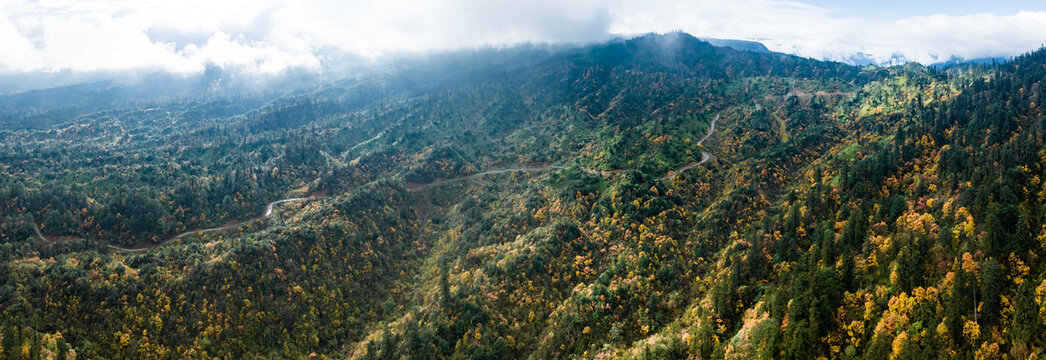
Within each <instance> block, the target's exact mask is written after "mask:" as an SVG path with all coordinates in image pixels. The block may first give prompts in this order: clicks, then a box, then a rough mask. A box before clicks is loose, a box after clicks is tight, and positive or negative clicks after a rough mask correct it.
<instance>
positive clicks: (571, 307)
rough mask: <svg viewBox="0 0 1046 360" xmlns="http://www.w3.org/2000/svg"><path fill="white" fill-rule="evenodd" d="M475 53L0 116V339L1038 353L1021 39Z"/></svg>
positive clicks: (156, 352)
mask: <svg viewBox="0 0 1046 360" xmlns="http://www.w3.org/2000/svg"><path fill="white" fill-rule="evenodd" d="M506 54H508V55H504V56H507V57H509V58H512V57H514V56H518V57H519V58H520V61H519V62H518V63H514V64H513V63H512V62H511V61H508V62H506V61H505V59H504V58H502V57H500V55H498V54H489V53H477V54H471V55H468V56H466V55H461V56H462V57H455V56H447V57H445V58H443V59H442V60H431V61H430V62H428V63H424V64H425V65H419V66H418V67H416V68H414V69H413V70H411V69H408V70H404V71H403V72H402V73H401V74H400V75H398V76H399V77H396V76H391V77H389V78H387V79H377V80H376V79H364V80H358V81H346V82H342V83H338V84H336V85H333V86H330V87H329V88H327V89H324V90H322V91H317V92H310V93H308V94H302V95H295V96H287V97H284V98H281V99H277V100H275V101H272V102H269V103H268V104H266V105H264V106H262V105H261V101H260V100H259V99H254V100H251V101H254V102H253V103H252V104H255V105H254V106H245V105H243V104H244V103H248V102H249V101H247V100H243V101H234V102H228V101H214V102H207V103H193V102H187V103H166V104H159V105H157V106H155V107H154V108H150V109H137V108H136V109H123V110H121V109H119V108H115V109H113V110H107V111H104V112H92V113H89V114H77V115H76V116H75V117H73V118H71V119H57V120H54V121H50V120H49V121H44V122H41V123H40V124H36V125H34V126H27V128H26V129H18V130H15V131H11V130H5V132H2V133H0V137H2V140H3V141H2V142H0V148H2V150H4V151H0V154H2V155H0V172H3V173H4V174H5V176H4V177H3V178H2V180H0V199H5V200H7V201H5V202H4V203H3V204H2V206H3V207H0V220H2V221H0V312H2V315H3V319H4V320H3V321H2V323H0V354H2V355H0V357H2V358H82V357H86V358H203V357H207V358H213V357H218V358H243V357H269V358H301V357H310V356H317V357H334V358H368V359H370V358H374V359H379V358H380V359H398V358H477V359H497V358H620V357H629V358H647V359H654V358H796V359H809V358H821V357H823V358H869V359H880V358H890V359H894V358H919V359H922V358H1031V357H1035V356H1039V355H1040V354H1041V353H1042V351H1043V348H1044V346H1046V345H1044V341H1046V338H1043V337H1042V336H1041V335H1040V333H1041V331H1040V330H1041V329H1042V326H1043V321H1044V320H1046V308H1044V307H1043V306H1042V305H1041V304H1043V303H1044V301H1046V299H1044V298H1043V294H1044V293H1046V276H1044V274H1046V267H1044V265H1043V262H1042V261H1041V260H1040V259H1039V255H1038V254H1040V253H1041V252H1042V251H1044V250H1046V249H1044V248H1043V246H1046V223H1044V222H1043V220H1042V219H1044V218H1046V184H1044V183H1043V181H1042V177H1043V169H1044V168H1046V151H1044V150H1043V149H1044V148H1046V146H1044V144H1043V141H1044V140H1043V139H1046V136H1044V135H1046V134H1044V131H1046V117H1044V115H1043V113H1042V112H1041V111H1040V110H1039V106H1040V105H1039V104H1041V103H1042V101H1043V100H1046V95H1044V90H1046V89H1044V88H1043V86H1044V85H1043V84H1042V81H1043V80H1044V79H1046V65H1044V64H1046V51H1041V50H1040V51H1038V52H1035V53H1032V54H1029V55H1026V56H1023V57H1020V58H1018V59H1015V60H1014V61H1013V62H1009V63H1004V64H999V65H995V66H990V67H954V68H951V69H946V70H942V69H933V68H924V67H921V66H918V65H907V66H902V67H894V68H888V69H882V68H863V69H862V68H857V67H852V66H848V65H844V64H835V63H824V62H818V61H813V60H808V59H800V58H796V57H790V56H784V55H779V54H765V53H749V52H741V51H736V50H732V49H726V48H717V47H713V46H711V45H708V44H707V43H704V42H701V41H698V40H696V39H694V38H692V37H690V36H688V35H685V34H678V33H676V34H667V35H648V36H643V37H639V38H636V39H631V40H622V41H614V42H611V43H608V44H602V45H595V46H589V47H582V48H563V49H557V50H555V51H551V50H549V51H545V50H535V49H522V50H517V52H513V53H510V54H509V53H506ZM470 59H471V60H470ZM441 61H443V62H442V63H441ZM506 64H508V65H506ZM434 69H435V70H446V71H433V70H434ZM448 69H452V70H453V71H450V70H448ZM236 103H239V105H237V104H236ZM62 111H65V110H62ZM41 116H45V115H41ZM717 117H718V118H719V119H720V120H719V121H718V122H717V124H716V125H715V130H714V131H711V135H710V136H709V137H708V138H707V139H706V140H705V141H704V142H701V139H702V138H704V137H705V135H706V134H709V132H710V130H711V126H712V124H711V123H712V120H713V119H715V118H717ZM15 149H17V151H15ZM703 153H706V154H708V155H709V160H708V161H706V162H704V163H701V164H700V165H698V166H693V167H690V168H688V169H687V170H686V171H682V172H679V171H681V169H682V168H683V167H684V166H685V165H688V164H695V163H697V162H698V161H701V159H702V154H703ZM497 169H510V170H511V171H503V172H490V173H487V172H486V171H489V170H497ZM668 174H674V175H676V176H674V177H672V176H666V175H668ZM306 195H321V197H317V198H314V199H312V200H309V201H299V202H293V203H287V204H282V205H280V206H278V207H277V209H276V216H274V217H272V218H269V219H267V220H265V221H255V222H248V223H244V224H240V225H239V226H236V227H235V228H233V229H229V230H227V231H222V232H211V233H193V234H192V235H191V236H187V237H185V238H182V239H180V240H177V241H173V242H171V243H168V244H166V245H165V246H162V247H158V248H156V249H152V250H149V251H143V252H137V253H129V252H128V253H124V252H119V251H115V250H113V249H110V248H107V247H105V246H103V245H104V244H105V243H117V244H135V243H141V242H144V243H149V242H161V241H163V240H165V239H167V238H169V237H170V236H172V235H173V234H176V233H180V232H184V231H189V230H192V229H198V228H205V227H211V226H216V225H219V224H224V223H229V222H234V221H238V220H244V219H249V218H252V217H255V216H257V215H259V214H260V212H261V211H262V210H263V207H264V205H265V204H266V203H268V202H270V201H273V200H276V199H280V198H287V197H292V196H306ZM322 195H325V197H324V196H322ZM33 225H36V226H37V227H39V228H40V230H41V231H42V232H43V233H44V235H46V236H47V237H48V238H49V240H60V239H64V240H61V241H39V240H38V239H36V235H35V230H34V229H33ZM79 239H87V240H79Z"/></svg>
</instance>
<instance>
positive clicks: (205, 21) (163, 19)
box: [0, 0, 1046, 73]
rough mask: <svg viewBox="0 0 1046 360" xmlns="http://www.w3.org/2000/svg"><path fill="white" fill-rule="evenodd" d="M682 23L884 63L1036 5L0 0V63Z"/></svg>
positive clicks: (151, 59) (270, 63) (1006, 24)
mask: <svg viewBox="0 0 1046 360" xmlns="http://www.w3.org/2000/svg"><path fill="white" fill-rule="evenodd" d="M671 30H684V31H687V32H689V33H691V34H694V35H696V36H703V37H717V38H734V39H758V40H760V41H763V42H764V43H765V44H766V45H767V46H768V47H770V48H771V49H772V50H777V51H782V52H787V53H794V54H798V55H802V56H808V57H814V58H823V59H831V60H848V59H852V58H853V56H854V55H855V54H863V55H862V56H865V57H866V58H868V59H871V60H873V61H876V62H880V63H885V62H891V61H898V59H906V60H914V61H919V62H923V63H932V62H935V61H941V60H947V59H949V58H951V57H952V56H958V57H963V58H977V57H986V56H1011V55H1015V54H1018V53H1021V52H1024V51H1028V50H1033V49H1035V48H1037V47H1038V46H1039V45H1040V44H1042V43H1043V42H1044V41H1046V12H1021V13H1018V14H1003V15H994V14H973V15H964V16H949V15H933V16H919V17H907V18H900V19H894V20H882V19H877V20H872V19H871V18H859V17H852V16H849V17H847V16H841V15H840V13H839V10H838V9H828V8H822V7H818V6H813V5H808V4H806V3H803V2H798V1H780V0H737V1H729V2H727V1H718V0H682V1H673V0H646V1H632V0H579V1H567V2H565V1H560V0H531V1H491V0H444V1H439V2H428V1H415V0H358V1H351V2H345V1H338V0H313V1H305V0H301V1H292V0H226V1H217V0H180V1H169V0H144V1H131V0H37V1H30V0H0V48H2V49H3V51H2V52H0V73H18V72H28V71H44V72H51V71H63V70H72V71H77V72H93V71H120V70H130V69H164V70H168V71H172V72H178V73H198V72H201V71H203V70H204V69H205V68H206V67H207V66H209V65H217V66H221V67H224V68H230V69H240V70H245V71H249V72H253V73H278V72H281V71H283V70H286V69H289V68H305V69H322V68H323V67H324V66H325V64H324V61H328V54H330V53H346V54H354V55H362V56H365V57H377V56H380V55H382V54H387V53H393V52H403V51H408V52H413V51H429V50H448V49H455V48H464V47H476V46H483V45H506V44H514V43H519V42H587V41H599V40H604V39H606V38H608V37H609V36H611V35H612V34H625V35H628V34H638V33H646V32H664V31H671Z"/></svg>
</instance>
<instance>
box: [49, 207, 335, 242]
mask: <svg viewBox="0 0 1046 360" xmlns="http://www.w3.org/2000/svg"><path fill="white" fill-rule="evenodd" d="M320 198H323V196H315V197H296V198H287V199H280V200H276V201H273V202H270V203H268V204H266V205H265V212H264V213H262V214H261V215H259V216H256V217H253V218H250V219H248V220H243V221H239V222H235V223H232V224H229V225H223V226H218V227H213V228H207V229H196V230H189V231H186V232H183V233H181V234H178V235H175V236H172V237H170V238H168V239H167V240H164V241H162V242H158V243H151V244H144V245H135V246H123V245H114V244H106V245H105V246H107V247H109V248H110V249H116V250H120V251H125V252H132V253H134V252H142V251H147V250H152V249H155V248H158V247H160V246H164V245H167V243H169V242H171V241H174V240H178V239H181V238H183V237H186V236H189V235H202V234H205V233H210V232H216V231H223V230H228V229H232V228H236V227H239V226H241V225H245V224H247V223H250V222H253V221H258V220H263V219H267V218H269V217H271V216H272V214H273V212H274V210H275V207H276V205H279V204H282V203H287V202H293V201H303V200H313V199H320ZM33 230H34V231H36V236H37V237H39V238H40V240H42V241H43V242H46V243H50V242H51V240H49V239H47V237H45V236H44V234H43V233H41V232H40V228H39V227H38V226H36V222H35V221H33Z"/></svg>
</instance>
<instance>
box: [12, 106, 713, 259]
mask: <svg viewBox="0 0 1046 360" xmlns="http://www.w3.org/2000/svg"><path fill="white" fill-rule="evenodd" d="M720 114H722V112H720V113H717V114H716V115H715V118H713V119H712V122H711V123H710V125H709V127H708V133H707V134H705V136H704V137H702V138H701V140H699V141H698V142H697V145H703V144H704V142H705V140H708V137H709V136H712V133H713V132H714V131H715V124H716V122H718V121H719V115H720ZM711 158H712V156H711V155H709V154H708V153H707V152H704V151H701V161H697V162H690V163H689V164H687V165H685V166H683V167H681V168H679V169H676V170H675V171H669V172H668V174H666V175H665V176H664V177H662V178H661V180H666V181H667V180H672V179H673V178H675V177H676V176H678V175H679V174H680V173H682V172H684V171H686V170H688V169H690V168H692V167H695V166H698V165H701V164H704V163H705V162H707V161H708V160H710V159H711ZM553 169H566V166H563V165H556V164H544V165H538V166H519V167H511V168H504V169H497V170H488V171H484V172H480V173H475V174H469V175H465V176H461V177H456V178H451V179H445V180H440V181H435V182H431V183H428V184H424V185H418V186H413V187H412V186H410V185H408V189H407V190H408V191H409V192H415V191H421V190H424V189H428V188H432V187H435V186H439V185H442V184H446V183H451V182H457V181H464V180H468V179H474V178H477V177H481V176H484V175H492V174H502V173H508V172H515V171H545V170H553ZM581 170H583V171H585V172H587V173H589V174H594V175H607V174H613V173H616V172H617V171H602V170H593V169H589V168H584V167H582V168H581ZM324 197H325V196H314V197H294V198H287V199H280V200H276V201H273V202H270V203H268V204H266V205H265V212H263V213H262V214H261V215H259V216H257V217H254V218H251V219H248V220H243V221H239V222H235V223H232V224H229V225H223V226H218V227H213V228H207V229H196V230H190V231H186V232H183V233H181V234H178V235H175V236H172V237H170V238H168V239H167V240H164V241H162V242H158V243H151V244H145V245H135V246H123V245H114V244H106V246H107V247H109V248H111V249H116V250H120V251H124V252H131V253H136V252H142V251H148V250H152V249H155V248H158V247H160V246H164V245H166V244H167V243H170V242H171V241H174V240H178V239H181V238H183V237H186V236H189V235H194V234H195V235H202V234H205V233H210V232H217V231H223V230H228V229H232V228H236V227H239V226H242V225H245V224H247V223H250V222H253V221H257V220H263V219H267V218H269V217H271V216H272V214H273V212H274V211H275V208H276V205H279V204H283V203H288V202H295V201H304V200H314V199H320V198H324ZM32 225H33V231H34V232H36V236H37V237H39V238H40V240H41V241H43V242H46V243H50V242H52V241H51V240H50V239H48V238H47V237H46V236H44V234H43V233H42V232H40V228H39V227H38V226H36V222H35V221H33V222H32Z"/></svg>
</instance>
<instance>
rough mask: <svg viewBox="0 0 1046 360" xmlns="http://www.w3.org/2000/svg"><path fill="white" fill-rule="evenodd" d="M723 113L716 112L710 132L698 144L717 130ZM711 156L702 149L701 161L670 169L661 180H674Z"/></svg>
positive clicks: (702, 142)
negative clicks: (716, 127) (673, 169)
mask: <svg viewBox="0 0 1046 360" xmlns="http://www.w3.org/2000/svg"><path fill="white" fill-rule="evenodd" d="M722 113H723V112H721V111H720V112H719V113H716V114H715V117H714V118H712V123H711V124H710V125H709V126H708V133H707V134H705V136H704V137H702V138H701V140H698V141H697V145H703V144H704V143H705V140H708V137H709V136H712V132H713V131H715V123H716V122H718V121H719V115H721V114H722ZM711 158H712V155H709V154H708V153H706V152H704V151H701V161H698V162H691V163H689V164H686V166H683V167H681V168H679V169H677V170H675V171H669V172H668V174H667V175H665V176H664V177H662V178H661V180H665V181H668V180H672V179H674V178H675V177H676V176H678V175H679V174H680V173H682V172H684V171H687V170H689V169H690V168H692V167H694V166H698V165H701V164H704V163H705V162H707V161H708V160H710V159H711Z"/></svg>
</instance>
